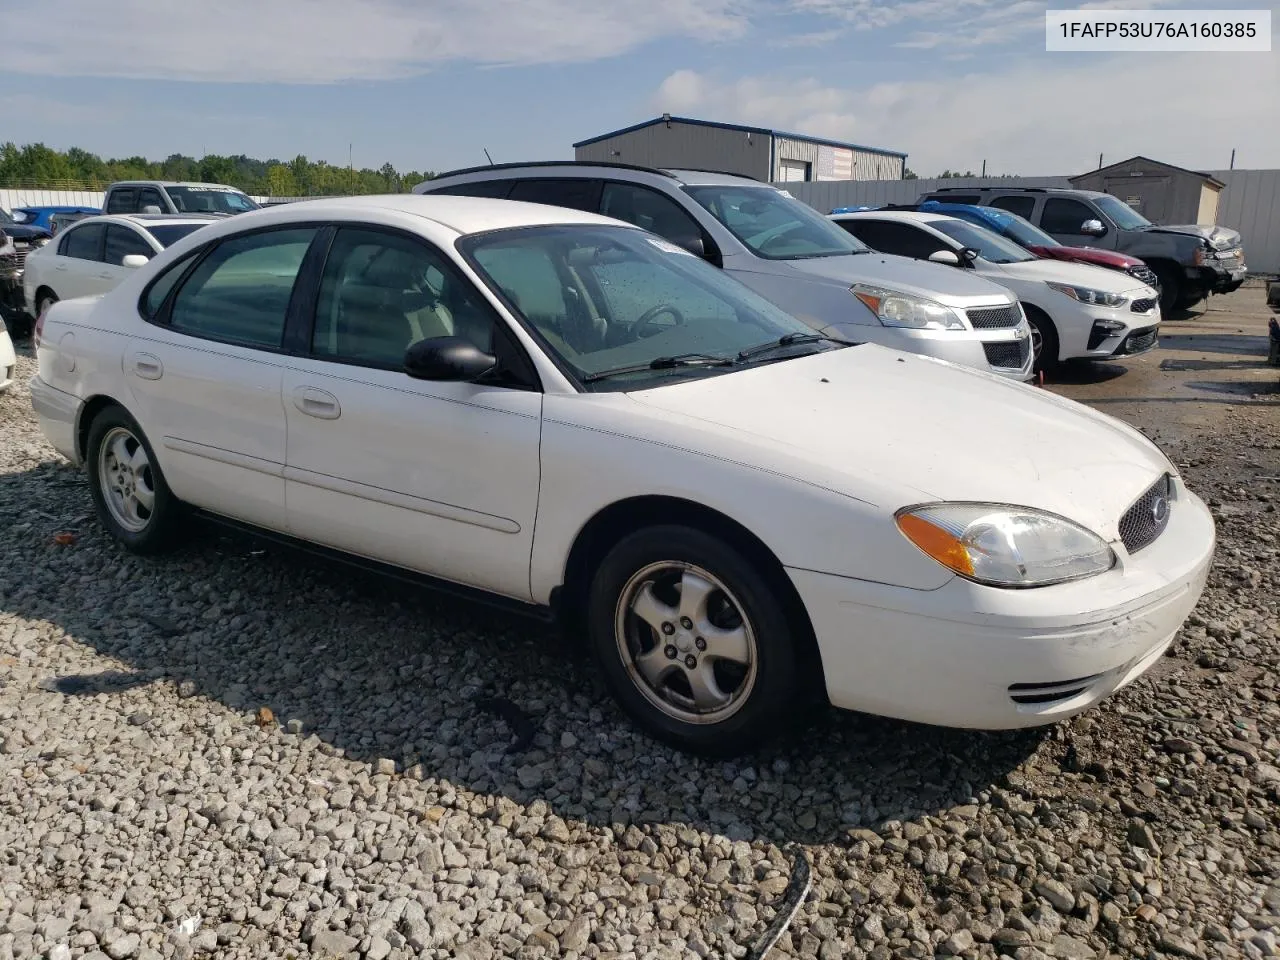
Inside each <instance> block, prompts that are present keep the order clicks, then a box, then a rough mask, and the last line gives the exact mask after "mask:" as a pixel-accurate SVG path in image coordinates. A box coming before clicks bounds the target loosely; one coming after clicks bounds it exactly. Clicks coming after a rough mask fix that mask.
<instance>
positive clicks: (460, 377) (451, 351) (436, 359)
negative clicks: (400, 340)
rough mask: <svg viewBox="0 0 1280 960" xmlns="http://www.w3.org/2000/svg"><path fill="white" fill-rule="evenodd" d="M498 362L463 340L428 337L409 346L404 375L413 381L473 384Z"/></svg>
mask: <svg viewBox="0 0 1280 960" xmlns="http://www.w3.org/2000/svg"><path fill="white" fill-rule="evenodd" d="M496 363H497V360H496V359H495V358H494V357H493V356H492V355H491V354H488V353H485V352H484V351H483V350H481V349H480V348H479V347H477V346H476V345H475V344H474V343H472V342H471V341H470V340H464V339H463V338H462V337H430V338H428V339H426V340H418V341H417V342H415V343H411V344H409V349H408V350H406V351H405V354H404V372H405V373H407V374H408V375H409V376H411V377H413V378H414V379H415V380H438V381H451V382H461V381H467V380H475V379H476V378H477V377H481V376H483V375H484V374H486V373H488V372H489V371H490V370H492V369H493V368H494V365H495V364H496Z"/></svg>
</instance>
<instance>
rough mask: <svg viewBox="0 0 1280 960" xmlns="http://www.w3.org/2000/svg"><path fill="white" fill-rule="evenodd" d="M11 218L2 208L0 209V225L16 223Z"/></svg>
mask: <svg viewBox="0 0 1280 960" xmlns="http://www.w3.org/2000/svg"><path fill="white" fill-rule="evenodd" d="M17 222H18V221H16V220H14V219H13V217H11V216H9V214H8V212H7V211H6V210H5V208H4V207H0V223H17Z"/></svg>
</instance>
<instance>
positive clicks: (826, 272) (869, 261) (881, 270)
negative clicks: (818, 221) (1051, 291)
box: [787, 253, 1011, 307]
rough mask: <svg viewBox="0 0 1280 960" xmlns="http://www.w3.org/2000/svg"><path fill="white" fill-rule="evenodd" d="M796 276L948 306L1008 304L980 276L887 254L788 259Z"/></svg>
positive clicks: (1002, 292) (1003, 294)
mask: <svg viewBox="0 0 1280 960" xmlns="http://www.w3.org/2000/svg"><path fill="white" fill-rule="evenodd" d="M787 263H788V264H789V265H790V266H791V267H793V268H794V269H795V270H796V271H797V272H798V273H801V274H804V275H805V276H809V277H819V278H821V279H823V280H833V281H836V282H838V283H841V284H846V285H852V284H855V283H870V284H876V285H878V286H884V287H891V288H892V289H894V290H897V291H899V292H900V293H909V294H913V295H914V296H917V297H927V298H929V299H930V300H937V301H938V302H940V303H945V304H946V305H947V306H951V307H980V306H993V305H999V304H1006V303H1009V302H1011V301H1010V297H1009V292H1008V291H1007V290H1005V289H1004V288H1003V287H1001V286H999V285H998V284H995V283H992V282H991V281H990V280H985V279H983V278H982V277H978V276H974V275H972V274H968V273H964V272H962V271H960V270H957V269H956V268H955V267H950V266H944V265H943V264H939V263H926V262H923V261H920V260H913V259H911V258H910V257H895V256H892V255H891V254H887V253H862V254H858V255H856V256H849V257H812V258H810V259H807V260H789V261H787Z"/></svg>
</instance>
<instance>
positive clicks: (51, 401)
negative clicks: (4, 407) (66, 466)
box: [30, 374, 84, 467]
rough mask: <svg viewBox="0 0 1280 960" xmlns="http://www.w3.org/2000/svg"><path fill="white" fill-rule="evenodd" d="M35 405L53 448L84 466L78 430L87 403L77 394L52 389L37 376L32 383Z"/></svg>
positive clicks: (43, 429)
mask: <svg viewBox="0 0 1280 960" xmlns="http://www.w3.org/2000/svg"><path fill="white" fill-rule="evenodd" d="M30 387H31V406H32V408H33V409H34V410H35V414H36V421H37V422H38V423H39V424H40V429H41V431H42V432H43V433H44V435H45V437H46V439H48V441H49V444H50V445H51V446H52V447H53V449H55V450H57V451H58V453H60V454H62V455H63V456H64V457H66V458H67V459H68V460H70V461H71V462H72V463H73V464H75V465H76V466H77V467H78V466H80V462H81V461H80V451H79V449H78V444H77V443H76V431H77V430H78V429H79V424H80V411H81V410H82V409H83V408H84V401H83V400H81V399H80V398H79V397H77V396H75V395H74V394H70V393H65V392H64V391H62V390H59V389H57V388H56V387H51V386H49V384H47V383H45V382H44V381H43V380H41V379H40V375H39V374H36V375H35V376H34V377H32V378H31V380H30Z"/></svg>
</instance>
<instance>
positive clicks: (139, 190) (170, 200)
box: [102, 180, 261, 217]
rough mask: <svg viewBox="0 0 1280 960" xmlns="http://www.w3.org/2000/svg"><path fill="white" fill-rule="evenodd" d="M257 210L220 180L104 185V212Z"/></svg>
mask: <svg viewBox="0 0 1280 960" xmlns="http://www.w3.org/2000/svg"><path fill="white" fill-rule="evenodd" d="M259 209H261V208H260V207H259V206H258V204H257V203H255V202H254V201H253V200H252V199H251V198H250V197H249V196H248V195H247V194H245V193H242V192H241V191H239V190H237V189H236V188H235V187H228V186H226V185H225V184H221V183H178V182H175V181H169V180H120V181H118V182H116V183H113V184H111V185H110V186H109V187H107V190H106V193H105V194H104V196H103V198H102V210H103V212H104V213H214V214H220V215H221V216H228V217H229V216H232V215H234V214H237V213H248V212H249V211H250V210H259Z"/></svg>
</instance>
